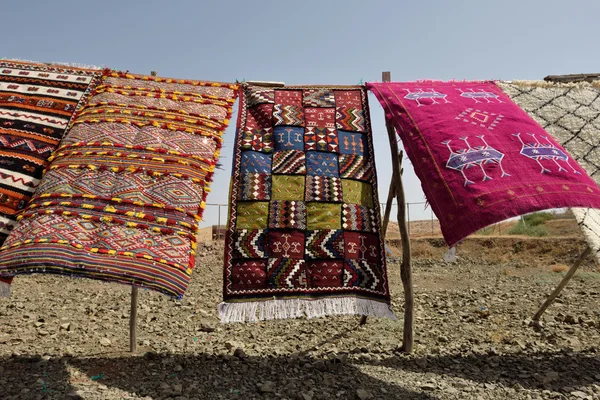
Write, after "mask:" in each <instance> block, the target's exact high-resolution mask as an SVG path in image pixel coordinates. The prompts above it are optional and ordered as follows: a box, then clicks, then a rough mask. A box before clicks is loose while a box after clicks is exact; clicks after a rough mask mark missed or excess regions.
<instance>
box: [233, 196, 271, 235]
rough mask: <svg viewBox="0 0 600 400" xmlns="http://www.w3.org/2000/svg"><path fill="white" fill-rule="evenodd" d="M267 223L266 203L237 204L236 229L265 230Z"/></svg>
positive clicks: (267, 209) (267, 206)
mask: <svg viewBox="0 0 600 400" xmlns="http://www.w3.org/2000/svg"><path fill="white" fill-rule="evenodd" d="M268 222H269V202H268V201H256V202H240V203H238V205H237V222H236V225H235V228H236V229H266V228H267V224H268Z"/></svg>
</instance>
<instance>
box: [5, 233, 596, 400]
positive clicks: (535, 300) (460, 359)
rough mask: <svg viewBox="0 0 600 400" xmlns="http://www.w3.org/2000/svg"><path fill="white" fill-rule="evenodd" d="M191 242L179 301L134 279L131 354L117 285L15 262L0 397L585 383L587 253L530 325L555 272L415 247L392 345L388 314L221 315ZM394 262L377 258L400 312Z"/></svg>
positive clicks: (215, 281) (592, 359)
mask: <svg viewBox="0 0 600 400" xmlns="http://www.w3.org/2000/svg"><path fill="white" fill-rule="evenodd" d="M564 246H565V249H563V250H564V251H562V252H561V254H567V255H568V257H567V258H568V259H565V260H556V262H561V263H568V262H571V261H572V259H573V258H574V257H575V256H576V253H577V249H580V248H581V246H582V243H581V241H580V240H570V241H566V242H565V245H564ZM491 247H494V245H493V244H492V246H491ZM203 251H204V256H203V257H199V259H200V260H201V263H202V264H201V265H200V266H199V267H198V268H197V270H196V272H195V273H194V274H195V275H194V278H193V280H192V285H191V286H190V288H189V291H188V294H187V295H186V296H185V297H184V298H183V299H182V300H181V301H176V300H173V299H169V298H167V297H165V296H163V295H160V294H156V293H153V292H149V291H140V304H139V313H138V318H139V328H138V343H139V344H138V346H139V352H138V354H135V355H132V354H130V353H128V352H127V351H126V350H127V349H128V343H129V338H128V327H129V325H128V322H129V294H130V289H129V288H128V287H124V286H120V285H115V284H103V283H100V282H96V281H91V280H84V279H69V278H64V277H54V276H43V275H36V276H28V277H19V278H18V279H17V280H16V282H15V284H14V287H13V297H12V298H11V299H0V398H1V399H79V398H83V399H140V398H143V399H166V398H174V399H181V400H183V399H244V400H245V399H292V400H311V399H312V400H320V399H353V400H354V399H359V400H365V399H503V400H505V399H600V356H599V353H598V352H599V349H600V312H599V310H598V307H597V305H598V300H599V299H600V273H599V272H597V270H596V268H595V266H594V265H593V263H592V262H591V260H588V262H587V264H586V265H585V266H584V267H582V270H581V271H580V272H579V273H578V275H576V276H575V278H574V279H573V281H572V282H571V283H570V284H569V286H567V288H566V289H565V291H564V292H563V294H562V295H561V297H560V298H559V299H558V302H557V303H556V304H554V305H553V306H551V307H550V308H549V309H548V311H547V312H546V314H545V316H544V317H543V326H542V327H541V328H539V329H537V330H535V329H533V328H531V327H529V326H528V323H529V318H530V317H531V315H532V314H533V313H534V312H535V311H536V309H537V308H538V307H539V305H540V304H541V303H542V302H543V300H544V298H545V297H546V295H547V294H548V293H550V291H551V290H552V289H553V288H554V287H555V286H556V285H557V284H558V282H559V281H560V279H561V277H562V275H561V274H560V273H553V272H550V270H549V265H546V266H544V265H542V266H540V265H539V263H536V262H534V261H535V260H528V259H524V258H522V257H521V258H519V255H518V254H516V255H511V256H510V257H507V256H506V254H504V257H500V256H497V255H496V254H494V249H493V248H490V249H488V250H487V251H486V252H484V253H482V254H480V257H475V256H473V254H470V255H469V254H466V255H463V256H462V257H460V258H459V261H458V262H457V263H455V264H451V265H450V264H445V263H443V262H441V261H439V260H440V257H439V256H438V255H437V254H438V253H436V252H435V251H433V252H431V251H430V252H428V253H429V254H436V255H435V257H432V258H418V259H416V260H415V262H414V283H415V293H416V299H415V300H416V301H415V303H416V310H415V314H416V320H415V326H416V332H415V338H416V345H415V351H414V353H413V354H411V355H405V354H403V353H401V352H400V351H399V346H400V344H401V338H402V322H401V321H390V320H386V319H369V321H368V322H367V324H366V325H364V326H358V321H359V318H358V317H341V318H328V319H317V320H311V321H307V320H292V321H289V320H288V321H271V322H265V323H255V324H230V325H221V324H220V323H219V322H218V320H217V317H216V311H215V308H216V307H215V306H216V304H217V303H219V302H220V300H221V273H222V272H221V263H222V261H221V260H222V256H221V255H222V247H218V246H217V245H213V246H212V247H207V248H205V249H204V250H203ZM436 251H438V250H436ZM439 251H442V250H441V249H440V250H439ZM502 251H505V248H503V250H502ZM426 253H427V252H426ZM460 255H461V252H460V249H459V256H460ZM521 255H522V253H521ZM565 257H566V256H565ZM482 259H486V260H493V261H484V260H482ZM398 268H399V266H398V265H397V264H393V265H390V275H391V284H392V292H393V296H394V310H395V311H396V313H397V314H398V316H399V317H400V318H401V317H402V303H403V302H402V289H401V284H400V281H399V279H398V275H399V274H398V272H397V271H398Z"/></svg>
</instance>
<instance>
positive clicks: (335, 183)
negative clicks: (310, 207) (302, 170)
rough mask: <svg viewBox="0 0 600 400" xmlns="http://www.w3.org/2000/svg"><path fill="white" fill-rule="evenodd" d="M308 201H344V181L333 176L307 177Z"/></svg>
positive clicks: (306, 196) (306, 198) (306, 195)
mask: <svg viewBox="0 0 600 400" xmlns="http://www.w3.org/2000/svg"><path fill="white" fill-rule="evenodd" d="M304 198H305V200H306V201H327V202H335V201H343V198H342V181H341V180H340V178H335V177H331V176H312V175H308V176H307V177H306V194H305V196H304Z"/></svg>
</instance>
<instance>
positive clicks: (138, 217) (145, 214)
mask: <svg viewBox="0 0 600 400" xmlns="http://www.w3.org/2000/svg"><path fill="white" fill-rule="evenodd" d="M236 96H237V86H235V85H231V84H221V83H211V82H201V81H181V80H173V79H165V78H157V77H148V76H137V75H125V74H122V73H117V72H111V71H105V72H104V75H103V77H102V82H101V83H100V84H99V86H97V87H96V89H95V91H94V93H93V95H92V97H91V98H90V100H89V102H88V103H87V104H86V106H85V107H84V108H83V109H82V110H81V111H80V112H79V114H78V115H77V117H76V118H75V119H74V121H73V127H72V128H71V130H70V131H69V132H68V133H67V135H66V136H65V138H64V139H63V141H62V143H61V146H60V147H59V148H58V149H57V151H56V152H55V153H54V154H53V156H52V158H51V163H50V165H49V167H48V169H47V172H46V174H45V175H44V179H43V180H42V182H41V183H40V185H39V187H38V189H37V191H36V193H35V195H34V196H33V198H32V200H31V202H30V204H29V205H28V206H27V208H26V209H25V210H24V212H23V213H22V214H21V215H20V216H19V218H20V220H21V222H20V223H19V224H17V226H16V227H15V228H14V229H13V231H12V233H11V235H10V236H9V238H8V239H7V240H6V242H5V243H4V246H3V247H2V248H1V249H0V250H1V251H0V275H15V274H25V273H31V272H46V273H58V274H68V275H72V276H82V277H89V278H94V279H100V280H106V281H117V282H121V283H126V284H131V285H136V286H142V287H147V288H150V289H154V290H157V291H159V292H162V293H165V294H168V295H171V296H176V297H180V296H182V295H183V293H184V292H185V290H186V288H187V285H188V283H189V280H190V274H191V272H192V268H193V267H194V263H195V261H194V260H195V247H196V242H195V235H196V230H197V225H198V222H199V221H200V219H201V217H202V213H203V210H204V205H205V198H206V195H207V193H208V191H209V190H208V185H209V183H210V182H211V180H212V176H213V171H214V168H215V165H216V161H217V158H218V155H219V150H220V148H221V141H222V139H221V135H222V132H223V131H224V130H225V128H226V126H227V124H228V122H229V118H230V116H231V109H232V105H233V103H234V101H235V97H236Z"/></svg>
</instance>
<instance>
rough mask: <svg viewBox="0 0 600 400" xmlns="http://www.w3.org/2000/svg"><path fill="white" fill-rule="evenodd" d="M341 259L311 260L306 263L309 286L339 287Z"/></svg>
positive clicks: (342, 267) (342, 264)
mask: <svg viewBox="0 0 600 400" xmlns="http://www.w3.org/2000/svg"><path fill="white" fill-rule="evenodd" d="M343 269H344V261H343V260H332V261H311V262H309V264H308V275H309V276H308V282H309V285H310V287H313V288H314V287H341V286H342V271H343Z"/></svg>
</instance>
